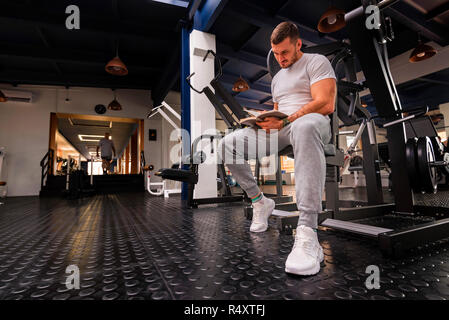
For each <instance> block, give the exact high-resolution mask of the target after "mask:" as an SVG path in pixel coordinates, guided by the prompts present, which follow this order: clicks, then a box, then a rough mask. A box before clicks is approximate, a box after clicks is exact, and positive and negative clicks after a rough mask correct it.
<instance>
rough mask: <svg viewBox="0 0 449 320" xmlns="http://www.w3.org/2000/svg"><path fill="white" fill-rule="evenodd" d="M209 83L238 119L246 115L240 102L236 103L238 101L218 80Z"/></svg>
mask: <svg viewBox="0 0 449 320" xmlns="http://www.w3.org/2000/svg"><path fill="white" fill-rule="evenodd" d="M210 84H211V86H212V88H214V89H215V94H216V95H218V96H219V97H221V98H222V99H223V101H224V102H225V103H226V105H227V106H228V107H229V109H231V111H232V112H233V113H234V114H235V116H236V117H237V118H238V119H239V120H240V119H243V118H246V117H247V116H248V115H247V114H246V112H245V111H244V110H243V108H242V106H241V105H240V103H238V101H237V100H236V99H235V98H234V97H233V96H232V95H231V94H229V92H228V91H226V89H225V88H224V87H223V85H222V84H221V83H220V82H219V81H218V80H212V81H211V83H210Z"/></svg>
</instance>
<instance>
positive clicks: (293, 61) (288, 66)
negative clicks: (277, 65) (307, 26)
mask: <svg viewBox="0 0 449 320" xmlns="http://www.w3.org/2000/svg"><path fill="white" fill-rule="evenodd" d="M298 60H299V58H298V52H296V51H295V54H294V56H293V57H292V62H291V63H290V64H289V65H287V66H285V67H284V69H287V68H290V67H291V66H292V65H293V64H294V63H295V62H296V61H298Z"/></svg>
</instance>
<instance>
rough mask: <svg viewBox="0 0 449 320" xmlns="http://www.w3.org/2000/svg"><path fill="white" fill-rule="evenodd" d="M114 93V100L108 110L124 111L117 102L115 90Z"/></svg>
mask: <svg viewBox="0 0 449 320" xmlns="http://www.w3.org/2000/svg"><path fill="white" fill-rule="evenodd" d="M112 91H114V100H112V101H111V103H109V105H108V109H109V110H114V111H120V110H122V106H121V104H120V103H119V102H118V101H117V98H116V95H115V90H114V89H113V90H112Z"/></svg>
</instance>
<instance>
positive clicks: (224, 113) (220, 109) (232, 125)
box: [204, 87, 241, 128]
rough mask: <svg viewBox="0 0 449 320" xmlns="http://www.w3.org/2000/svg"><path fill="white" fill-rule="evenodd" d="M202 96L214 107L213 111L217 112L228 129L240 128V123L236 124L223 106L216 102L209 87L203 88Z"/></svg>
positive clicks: (216, 99)
mask: <svg viewBox="0 0 449 320" xmlns="http://www.w3.org/2000/svg"><path fill="white" fill-rule="evenodd" d="M204 94H205V95H206V96H207V98H208V99H209V101H210V102H211V103H212V105H213V106H214V108H215V110H216V111H217V112H218V114H219V115H220V117H221V118H222V119H223V121H224V122H225V123H226V125H227V126H228V128H239V127H241V125H240V123H238V122H237V121H236V120H235V119H234V118H233V117H232V116H231V115H230V114H229V112H228V110H226V108H225V106H224V105H223V104H222V103H221V102H220V101H219V100H218V98H217V96H216V95H215V94H214V93H213V92H212V90H211V89H210V88H209V87H205V88H204Z"/></svg>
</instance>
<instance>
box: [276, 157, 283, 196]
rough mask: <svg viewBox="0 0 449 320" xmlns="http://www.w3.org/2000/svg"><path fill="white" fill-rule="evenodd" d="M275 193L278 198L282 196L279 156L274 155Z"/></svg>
mask: <svg viewBox="0 0 449 320" xmlns="http://www.w3.org/2000/svg"><path fill="white" fill-rule="evenodd" d="M276 194H277V197H278V198H280V197H282V168H281V157H280V156H276Z"/></svg>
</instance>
